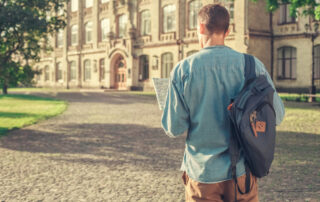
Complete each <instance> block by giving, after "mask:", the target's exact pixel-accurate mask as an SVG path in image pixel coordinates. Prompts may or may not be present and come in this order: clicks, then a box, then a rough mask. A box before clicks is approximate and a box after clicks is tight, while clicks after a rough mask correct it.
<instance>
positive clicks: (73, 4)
mask: <svg viewBox="0 0 320 202" xmlns="http://www.w3.org/2000/svg"><path fill="white" fill-rule="evenodd" d="M78 1H79V0H72V1H71V11H72V12H75V11H77V10H78Z"/></svg>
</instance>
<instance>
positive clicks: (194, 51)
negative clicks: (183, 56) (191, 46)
mask: <svg viewBox="0 0 320 202" xmlns="http://www.w3.org/2000/svg"><path fill="white" fill-rule="evenodd" d="M197 52H198V51H197V50H192V51H189V52H188V53H187V57H188V56H190V55H192V54H194V53H197Z"/></svg>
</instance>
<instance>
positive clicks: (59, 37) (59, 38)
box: [57, 29, 63, 48]
mask: <svg viewBox="0 0 320 202" xmlns="http://www.w3.org/2000/svg"><path fill="white" fill-rule="evenodd" d="M62 46H63V30H62V29H60V30H59V31H58V33H57V48H61V47H62Z"/></svg>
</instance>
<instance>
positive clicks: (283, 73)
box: [277, 46, 297, 80]
mask: <svg viewBox="0 0 320 202" xmlns="http://www.w3.org/2000/svg"><path fill="white" fill-rule="evenodd" d="M286 50H290V57H286ZM280 51H281V56H279V52H280ZM294 52H295V55H293V53H294ZM277 54H278V55H277V79H278V80H296V79H297V48H295V47H292V46H282V47H279V48H278V49H277ZM288 60H289V61H290V66H289V71H290V76H289V77H287V76H286V62H287V61H288ZM293 62H295V64H294V65H293ZM279 64H281V66H279ZM294 66H295V69H293V67H294ZM279 71H281V73H280V72H279ZM293 71H295V72H294V73H293ZM293 75H295V76H293Z"/></svg>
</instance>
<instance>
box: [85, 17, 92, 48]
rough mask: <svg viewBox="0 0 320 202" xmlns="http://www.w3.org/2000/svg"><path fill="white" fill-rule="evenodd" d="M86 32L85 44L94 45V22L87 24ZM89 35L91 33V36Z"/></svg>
mask: <svg viewBox="0 0 320 202" xmlns="http://www.w3.org/2000/svg"><path fill="white" fill-rule="evenodd" d="M89 25H90V26H89ZM89 28H90V30H89ZM84 30H85V44H90V43H92V42H93V39H92V35H93V33H92V32H93V23H92V21H88V22H86V24H85V25H84ZM88 33H90V35H89V34H88ZM89 36H90V40H89V39H88V37H89Z"/></svg>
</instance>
